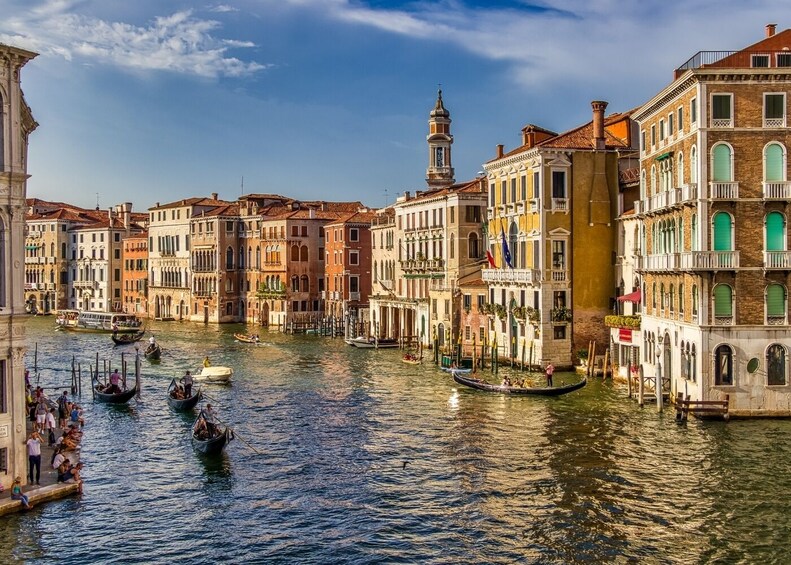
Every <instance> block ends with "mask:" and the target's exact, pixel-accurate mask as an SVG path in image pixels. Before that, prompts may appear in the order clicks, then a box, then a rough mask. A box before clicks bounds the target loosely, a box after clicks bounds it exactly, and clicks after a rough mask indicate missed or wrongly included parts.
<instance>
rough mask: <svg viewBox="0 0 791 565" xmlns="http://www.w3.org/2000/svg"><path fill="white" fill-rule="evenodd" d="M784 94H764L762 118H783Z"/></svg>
mask: <svg viewBox="0 0 791 565" xmlns="http://www.w3.org/2000/svg"><path fill="white" fill-rule="evenodd" d="M785 105H786V97H785V94H764V117H765V118H767V119H780V118H783V117H784V116H785Z"/></svg>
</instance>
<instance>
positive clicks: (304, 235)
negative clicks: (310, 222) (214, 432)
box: [302, 226, 308, 237]
mask: <svg viewBox="0 0 791 565" xmlns="http://www.w3.org/2000/svg"><path fill="white" fill-rule="evenodd" d="M307 236H308V226H302V237H307Z"/></svg>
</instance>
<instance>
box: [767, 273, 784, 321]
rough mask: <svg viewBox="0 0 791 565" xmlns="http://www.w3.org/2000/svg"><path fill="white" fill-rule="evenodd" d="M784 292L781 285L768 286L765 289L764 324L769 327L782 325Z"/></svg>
mask: <svg viewBox="0 0 791 565" xmlns="http://www.w3.org/2000/svg"><path fill="white" fill-rule="evenodd" d="M786 310H787V307H786V290H785V287H784V286H783V285H781V284H776V283H775V284H770V285H768V286H767V287H766V323H767V324H769V325H779V324H784V323H785V319H786Z"/></svg>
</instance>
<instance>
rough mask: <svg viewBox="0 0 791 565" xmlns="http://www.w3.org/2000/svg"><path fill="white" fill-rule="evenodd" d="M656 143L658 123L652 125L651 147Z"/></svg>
mask: <svg viewBox="0 0 791 565" xmlns="http://www.w3.org/2000/svg"><path fill="white" fill-rule="evenodd" d="M654 145H656V125H652V126H651V147H653V146H654Z"/></svg>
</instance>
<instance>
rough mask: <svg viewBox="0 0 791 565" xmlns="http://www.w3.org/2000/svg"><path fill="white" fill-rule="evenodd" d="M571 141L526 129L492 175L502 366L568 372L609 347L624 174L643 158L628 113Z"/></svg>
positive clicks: (491, 168)
mask: <svg viewBox="0 0 791 565" xmlns="http://www.w3.org/2000/svg"><path fill="white" fill-rule="evenodd" d="M591 105H592V108H593V119H592V121H590V122H588V123H587V124H584V125H582V126H580V127H577V128H575V129H572V130H570V131H568V132H565V133H563V134H555V133H554V132H551V131H548V130H545V129H542V128H539V127H537V126H534V125H528V126H526V127H525V128H523V130H522V145H521V146H519V147H517V148H516V149H514V150H513V151H510V152H508V153H505V152H504V151H503V146H502V145H498V151H497V156H496V157H495V158H494V159H493V160H491V161H489V162H488V163H486V164H485V165H484V169H485V171H486V175H487V178H488V182H489V203H488V204H489V206H488V213H487V216H488V238H489V242H488V243H489V253H490V257H491V261H490V264H489V268H487V269H484V271H483V280H484V281H485V282H486V283H487V284H488V286H489V296H488V298H489V300H488V303H487V304H485V305H483V309H484V310H485V311H486V313H487V314H488V315H489V317H490V324H489V339H490V340H491V339H495V338H496V340H497V345H498V351H499V354H500V356H503V357H516V358H517V359H522V358H523V359H524V360H525V362H526V363H530V364H534V365H535V364H545V363H547V362H549V361H552V363H553V364H555V365H556V366H561V367H563V366H570V365H572V364H573V361H574V360H575V358H576V354H577V351H579V350H580V349H585V348H587V347H588V344H589V342H590V341H591V340H596V341H597V342H598V343H599V344H602V343H605V344H606V343H607V335H608V333H607V329H606V328H605V327H604V325H603V318H604V316H605V315H606V314H608V313H610V312H611V310H612V303H613V300H614V298H615V296H616V281H615V280H614V274H613V265H612V252H613V250H614V249H615V239H616V231H615V224H614V221H613V219H614V218H615V217H616V216H617V215H618V210H619V207H618V202H619V172H620V169H621V168H622V167H624V166H625V162H626V161H627V160H629V159H631V158H632V156H633V153H634V151H635V142H636V136H635V135H633V131H632V128H633V125H632V120H631V119H630V115H629V113H625V114H614V115H611V116H609V117H606V118H605V116H604V111H605V109H606V107H607V103H606V102H601V101H594V102H592V103H591Z"/></svg>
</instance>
